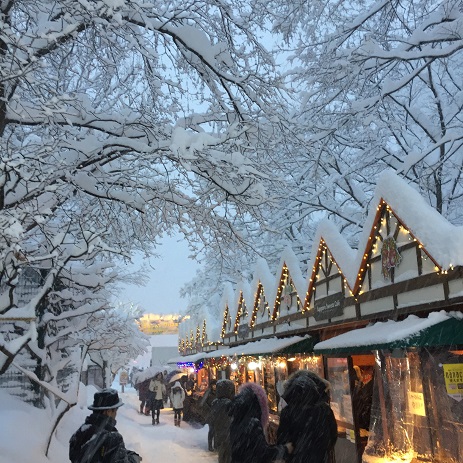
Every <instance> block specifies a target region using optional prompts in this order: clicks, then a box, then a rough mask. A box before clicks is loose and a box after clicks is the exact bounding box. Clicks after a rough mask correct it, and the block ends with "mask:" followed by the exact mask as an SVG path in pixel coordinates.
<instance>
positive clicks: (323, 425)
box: [277, 370, 338, 463]
mask: <svg viewBox="0 0 463 463" xmlns="http://www.w3.org/2000/svg"><path fill="white" fill-rule="evenodd" d="M283 399H284V400H285V402H286V403H287V405H286V407H285V408H283V410H282V411H281V414H280V424H279V427H278V431H277V442H278V443H280V444H283V443H286V442H292V443H293V445H294V451H293V454H292V455H291V456H290V458H289V460H288V461H290V462H291V463H306V462H307V461H310V463H326V462H328V460H329V455H330V453H331V451H332V450H333V448H334V445H335V443H336V439H337V435H338V432H337V424H336V419H335V417H334V414H333V411H332V410H331V408H330V406H329V383H328V381H325V380H324V379H322V378H320V377H319V376H318V375H317V374H315V373H313V372H311V371H307V370H299V371H297V372H295V373H294V374H293V375H291V376H290V378H289V379H288V381H287V382H286V384H285V389H284V393H283Z"/></svg>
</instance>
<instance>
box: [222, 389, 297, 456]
mask: <svg viewBox="0 0 463 463" xmlns="http://www.w3.org/2000/svg"><path fill="white" fill-rule="evenodd" d="M230 415H231V418H232V420H231V423H230V445H231V462H232V463H270V462H272V461H275V460H279V459H286V458H287V456H288V454H287V449H286V447H285V446H284V445H269V444H268V443H267V440H266V438H265V434H264V429H265V428H266V427H267V424H268V399H267V395H266V393H265V391H264V389H263V388H262V387H261V386H260V385H258V384H256V383H245V384H243V385H242V386H241V387H240V389H239V394H238V395H237V396H236V397H235V398H234V399H233V402H232V404H231V407H230Z"/></svg>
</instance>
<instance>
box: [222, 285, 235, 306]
mask: <svg viewBox="0 0 463 463" xmlns="http://www.w3.org/2000/svg"><path fill="white" fill-rule="evenodd" d="M234 300H235V291H234V290H233V286H232V284H231V283H230V282H226V283H225V284H224V285H223V293H222V297H221V298H220V306H221V307H222V308H223V311H224V312H225V307H226V306H227V305H228V308H230V309H231V307H232V306H233V302H234Z"/></svg>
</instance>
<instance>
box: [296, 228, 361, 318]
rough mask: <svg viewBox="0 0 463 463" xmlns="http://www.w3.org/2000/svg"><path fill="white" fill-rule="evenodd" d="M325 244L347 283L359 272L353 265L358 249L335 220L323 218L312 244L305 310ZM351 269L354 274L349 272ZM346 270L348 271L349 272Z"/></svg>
mask: <svg viewBox="0 0 463 463" xmlns="http://www.w3.org/2000/svg"><path fill="white" fill-rule="evenodd" d="M324 246H326V247H327V248H328V251H329V253H330V254H331V257H332V258H333V260H334V262H335V263H336V265H337V266H338V268H339V270H340V271H341V273H342V275H343V277H344V278H345V279H346V280H347V284H349V277H350V279H351V280H353V277H354V273H355V274H357V270H356V269H355V268H354V267H353V266H354V262H355V258H356V255H357V251H356V250H355V249H352V248H351V247H350V246H349V244H348V243H347V241H346V240H345V239H344V237H343V236H342V235H341V234H340V233H339V231H338V229H337V228H336V225H334V224H333V222H331V221H329V220H327V219H325V220H322V221H321V222H320V223H319V225H318V227H317V232H316V234H315V237H314V241H313V245H312V256H311V259H310V265H309V273H308V276H307V283H306V286H307V294H306V296H305V303H304V310H305V309H307V305H308V297H309V296H310V294H311V292H312V287H313V285H314V283H315V277H316V276H317V273H318V271H319V267H320V265H319V264H320V258H321V256H322V254H323V247H324ZM349 271H350V272H351V273H352V275H351V274H349ZM344 272H347V274H346V273H344Z"/></svg>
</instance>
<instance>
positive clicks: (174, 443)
mask: <svg viewBox="0 0 463 463" xmlns="http://www.w3.org/2000/svg"><path fill="white" fill-rule="evenodd" d="M119 396H120V398H121V399H122V401H123V402H124V405H123V406H122V407H120V408H119V411H118V412H117V429H118V430H119V432H120V433H121V434H122V436H123V437H124V442H125V446H126V447H127V448H128V449H130V450H135V451H136V452H137V453H139V454H140V455H141V456H142V458H143V462H142V463H171V462H172V463H183V462H185V463H187V462H188V463H195V462H198V461H201V462H206V463H209V462H210V463H217V454H216V453H211V452H209V451H208V450H207V430H208V427H207V425H206V426H204V427H202V428H199V429H197V428H194V427H192V426H191V425H190V424H188V423H186V422H184V421H182V422H181V426H180V427H176V426H174V412H173V410H172V409H171V408H165V409H163V410H161V416H160V418H159V421H160V423H159V424H157V425H155V426H153V425H152V424H151V416H145V415H141V414H140V413H138V410H139V408H140V402H139V400H138V396H137V393H136V391H135V389H133V388H125V392H123V393H122V392H120V389H119Z"/></svg>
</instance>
